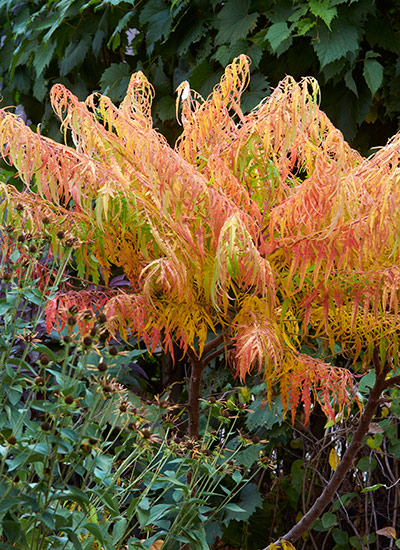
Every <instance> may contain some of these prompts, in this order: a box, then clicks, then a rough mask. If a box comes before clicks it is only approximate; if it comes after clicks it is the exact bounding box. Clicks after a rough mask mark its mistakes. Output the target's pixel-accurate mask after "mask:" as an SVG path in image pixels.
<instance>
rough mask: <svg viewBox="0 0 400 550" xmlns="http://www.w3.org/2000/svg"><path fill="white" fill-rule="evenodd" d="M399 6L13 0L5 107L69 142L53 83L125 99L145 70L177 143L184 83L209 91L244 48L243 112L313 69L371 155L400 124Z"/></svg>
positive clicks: (4, 51)
mask: <svg viewBox="0 0 400 550" xmlns="http://www.w3.org/2000/svg"><path fill="white" fill-rule="evenodd" d="M399 11H400V8H399V6H398V5H397V3H396V2H395V1H394V0H393V1H391V0H385V1H382V0H381V1H379V0H375V1H371V0H295V1H293V0H282V1H281V0H280V1H279V2H275V1H273V0H227V1H226V2H218V1H216V0H190V1H189V0H144V1H143V0H142V1H134V0H130V1H120V0H60V1H57V2H53V1H52V0H36V1H35V2H32V1H28V0H25V1H16V0H5V1H3V2H1V6H0V21H2V28H1V29H0V45H1V48H0V82H1V86H2V92H1V93H2V94H3V96H4V101H3V106H4V105H16V104H22V105H23V106H24V108H25V111H26V113H27V117H28V119H30V120H32V122H33V123H39V122H41V123H42V127H43V128H45V129H46V131H49V130H50V132H51V135H52V137H55V138H57V139H59V138H58V135H59V133H58V122H57V121H56V119H55V118H53V115H52V110H51V106H50V103H49V100H48V98H49V90H50V88H51V86H52V85H53V84H55V83H61V84H64V85H66V86H67V87H68V88H69V89H70V90H71V91H73V92H74V93H75V94H76V95H77V96H78V97H79V98H80V99H83V98H85V97H86V96H87V95H88V93H89V92H92V91H95V90H99V91H101V92H103V93H106V94H107V95H108V96H109V97H110V98H111V99H112V100H113V101H116V102H118V101H120V100H121V99H122V98H123V96H124V93H125V91H126V88H127V85H128V81H129V76H130V74H132V73H133V72H134V71H137V70H143V72H144V73H145V74H146V76H147V78H149V80H150V81H151V82H152V83H153V84H154V86H155V90H156V101H155V106H154V110H153V112H154V119H155V124H156V126H157V127H159V128H160V130H161V131H162V133H164V134H165V135H166V136H167V138H168V139H169V140H170V141H171V142H172V141H173V140H174V139H175V138H176V136H177V135H178V134H179V128H178V126H177V124H176V119H175V89H176V87H177V85H178V84H179V83H180V82H182V81H183V80H189V81H190V85H191V87H192V88H194V89H196V90H198V91H199V92H200V93H201V94H202V95H203V96H206V95H208V93H209V92H210V91H211V89H212V87H213V85H215V84H216V83H217V82H218V80H219V78H220V76H221V75H222V72H223V67H225V66H226V64H227V63H229V62H231V61H232V59H233V58H234V57H235V56H237V55H239V54H241V53H245V54H247V55H248V56H249V57H250V58H251V61H252V67H251V85H250V89H249V90H248V91H247V92H246V93H245V95H244V97H243V105H242V108H243V110H244V112H246V111H248V110H250V109H251V108H253V107H254V106H255V105H256V104H257V103H258V102H259V101H260V100H261V99H262V98H264V97H265V96H266V95H267V94H268V93H269V92H270V87H275V86H276V85H277V83H278V82H279V81H280V80H281V79H282V78H283V77H284V76H285V75H286V74H290V75H292V76H294V77H295V78H296V79H299V78H301V77H302V76H307V75H309V76H315V77H316V78H317V79H318V81H319V83H320V85H321V91H322V108H323V109H324V110H325V111H326V112H327V114H328V116H330V118H331V119H332V120H333V122H334V123H335V124H336V126H338V127H339V128H340V129H341V130H342V131H343V132H344V135H345V138H346V139H348V140H350V141H351V143H352V145H354V146H357V147H358V148H361V149H362V150H363V152H367V151H368V149H369V148H370V147H371V146H373V145H374V146H375V145H377V144H382V145H383V144H384V143H385V142H386V140H387V138H388V137H389V136H391V135H393V134H394V133H395V132H396V131H397V129H398V119H399V113H400V98H399V92H398V90H399V88H400V61H399V54H400V33H399V30H400V23H399V21H400V17H399ZM46 127H47V128H46ZM371 136H373V139H372V138H371Z"/></svg>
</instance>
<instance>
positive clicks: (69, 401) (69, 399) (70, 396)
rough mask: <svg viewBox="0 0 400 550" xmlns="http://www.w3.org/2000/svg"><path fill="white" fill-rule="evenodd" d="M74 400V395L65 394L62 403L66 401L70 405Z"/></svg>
mask: <svg viewBox="0 0 400 550" xmlns="http://www.w3.org/2000/svg"><path fill="white" fill-rule="evenodd" d="M74 401H75V399H74V397H73V396H72V395H70V394H69V395H66V396H65V397H64V403H66V404H67V405H72V403H73V402H74Z"/></svg>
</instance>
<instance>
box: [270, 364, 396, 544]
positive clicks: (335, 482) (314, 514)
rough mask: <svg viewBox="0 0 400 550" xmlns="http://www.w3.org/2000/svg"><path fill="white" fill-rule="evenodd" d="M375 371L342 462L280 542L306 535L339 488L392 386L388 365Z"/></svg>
mask: <svg viewBox="0 0 400 550" xmlns="http://www.w3.org/2000/svg"><path fill="white" fill-rule="evenodd" d="M375 370H376V374H377V376H376V381H375V384H374V387H373V388H372V389H371V391H370V394H369V396H368V400H367V403H366V405H365V408H364V411H363V413H362V415H361V418H360V422H359V424H358V426H357V429H356V431H355V432H354V435H353V438H352V440H351V443H350V445H349V446H348V448H347V450H346V452H345V453H344V455H343V458H342V460H341V461H340V463H339V464H338V467H337V468H336V471H335V472H334V474H333V476H332V477H331V479H330V480H329V482H328V484H327V486H326V487H325V489H324V490H323V492H322V494H321V495H320V496H319V497H318V498H317V500H316V501H315V502H314V504H313V505H312V506H311V508H310V509H309V511H308V512H307V513H306V514H305V515H304V516H303V517H302V518H301V520H300V521H299V522H297V523H296V525H294V527H292V528H291V529H290V530H289V531H288V532H287V533H286V534H285V535H284V536H283V537H281V539H280V540H284V541H287V542H290V543H294V542H296V540H298V539H299V538H300V537H301V536H302V535H303V534H304V533H306V532H307V531H308V530H309V529H310V528H311V526H312V524H313V523H314V521H315V520H316V519H318V518H319V517H320V515H321V514H322V512H323V511H324V510H325V508H326V507H327V506H328V505H329V504H330V502H331V500H332V498H333V496H334V494H335V493H336V491H337V489H338V488H339V485H340V484H341V483H342V481H343V479H344V478H345V476H346V474H347V472H348V471H349V470H350V468H351V466H352V464H353V460H354V458H355V456H356V454H357V451H358V450H359V448H360V447H361V444H362V441H363V438H364V436H365V434H366V433H367V432H368V428H369V425H370V422H371V420H372V418H373V416H374V414H375V411H376V408H377V406H378V405H379V403H380V397H381V394H382V391H383V390H385V389H386V388H387V387H389V385H392V384H388V383H389V382H390V379H389V380H385V379H386V375H387V373H388V372H389V370H390V366H389V364H388V363H386V364H385V366H384V368H383V369H381V370H380V371H378V369H375ZM275 544H277V545H278V548H279V541H278V543H275ZM270 548H271V547H270V546H267V547H265V548H263V550H269V549H270Z"/></svg>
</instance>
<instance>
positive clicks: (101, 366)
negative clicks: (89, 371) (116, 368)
mask: <svg viewBox="0 0 400 550" xmlns="http://www.w3.org/2000/svg"><path fill="white" fill-rule="evenodd" d="M107 368H108V367H107V363H105V362H104V361H100V363H99V364H98V365H97V370H98V371H100V372H106V370H107Z"/></svg>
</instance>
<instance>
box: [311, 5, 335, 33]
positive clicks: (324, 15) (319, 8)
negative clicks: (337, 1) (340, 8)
mask: <svg viewBox="0 0 400 550" xmlns="http://www.w3.org/2000/svg"><path fill="white" fill-rule="evenodd" d="M330 4H331V2H330V0H323V1H322V2H319V1H318V0H308V5H309V7H310V11H311V13H312V14H313V15H315V17H320V18H321V19H322V21H323V22H324V23H325V25H326V26H327V27H328V28H329V30H330V28H331V22H332V19H333V18H334V17H336V16H337V8H336V7H331V6H330Z"/></svg>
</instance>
